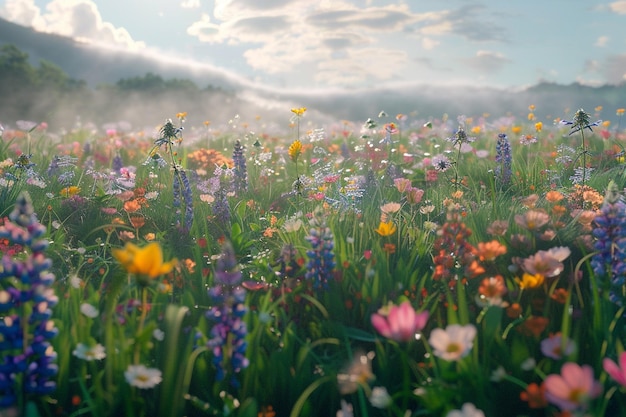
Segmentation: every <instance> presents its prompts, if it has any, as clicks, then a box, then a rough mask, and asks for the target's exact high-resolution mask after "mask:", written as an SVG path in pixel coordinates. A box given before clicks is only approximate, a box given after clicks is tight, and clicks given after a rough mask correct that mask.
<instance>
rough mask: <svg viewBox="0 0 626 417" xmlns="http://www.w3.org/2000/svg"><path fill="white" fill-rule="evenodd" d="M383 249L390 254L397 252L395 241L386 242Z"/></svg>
mask: <svg viewBox="0 0 626 417" xmlns="http://www.w3.org/2000/svg"><path fill="white" fill-rule="evenodd" d="M383 251H384V252H386V253H387V254H388V255H391V254H392V253H396V245H394V244H393V243H385V245H384V246H383Z"/></svg>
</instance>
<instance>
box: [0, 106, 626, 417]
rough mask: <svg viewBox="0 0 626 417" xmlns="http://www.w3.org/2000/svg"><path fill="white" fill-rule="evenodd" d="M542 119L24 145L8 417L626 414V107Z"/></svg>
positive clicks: (3, 374)
mask: <svg viewBox="0 0 626 417" xmlns="http://www.w3.org/2000/svg"><path fill="white" fill-rule="evenodd" d="M539 106H540V103H537V107H539ZM536 110H537V108H536V107H535V105H532V104H530V105H529V109H528V114H523V115H517V116H508V117H501V118H494V117H492V116H489V115H487V114H485V115H472V116H471V117H466V116H462V115H459V116H457V115H454V116H447V115H443V116H441V117H438V118H426V119H424V118H421V117H418V116H417V115H415V114H412V115H404V114H398V115H387V114H385V113H384V112H381V113H380V114H378V115H372V117H371V118H369V119H367V120H366V121H364V122H363V123H362V124H357V123H351V122H347V121H337V122H336V123H335V124H332V125H327V126H318V125H316V122H315V120H313V119H310V118H308V117H307V109H306V108H304V107H302V108H294V109H285V118H284V119H285V124H284V126H282V130H276V129H270V128H267V127H266V126H265V125H264V123H263V120H259V119H257V118H254V117H253V116H252V117H251V118H250V120H246V118H245V117H239V116H237V117H235V118H233V119H232V120H229V121H228V122H224V123H222V124H221V125H220V126H214V125H213V124H212V123H211V122H209V121H207V122H205V123H204V124H202V125H200V126H189V125H187V124H186V123H185V120H186V118H187V113H178V114H176V115H169V117H171V119H169V120H168V119H167V117H168V115H164V122H163V124H162V125H160V126H158V127H157V128H155V129H154V130H153V131H150V130H145V129H144V130H133V128H132V127H130V126H125V125H111V126H92V125H89V124H83V125H76V126H73V127H67V129H66V130H63V131H59V132H53V131H49V130H48V129H47V125H46V124H45V123H42V122H29V121H17V122H15V123H11V124H10V125H9V124H8V122H7V121H4V122H5V125H4V126H3V127H0V137H1V140H0V252H1V253H2V264H1V266H0V415H1V416H11V415H13V416H33V417H34V416H95V417H105V416H119V415H125V416H167V417H172V416H207V415H208V416H241V417H257V416H258V417H275V416H278V417H282V416H289V417H296V416H303V417H304V416H329V415H330V416H338V417H349V416H359V417H368V416H398V417H411V416H442V417H459V416H460V417H470V416H471V417H480V416H483V417H485V416H486V417H490V416H495V417H498V416H505V415H506V416H519V417H522V416H528V417H531V416H561V417H564V416H605V415H606V416H618V415H624V414H626V396H625V395H624V394H625V393H626V352H625V348H624V342H625V336H626V327H625V325H626V320H625V319H626V318H625V312H626V306H625V304H624V301H625V299H626V287H625V277H626V203H625V202H624V190H625V187H626V171H625V169H626V155H625V149H624V146H625V144H626V129H625V127H623V126H622V125H621V122H622V118H623V115H624V109H623V108H619V109H602V108H600V107H597V108H595V109H592V111H590V112H586V111H585V110H583V109H579V110H564V112H563V115H561V116H560V117H558V118H556V119H550V120H538V119H537V118H536V117H535V111H536Z"/></svg>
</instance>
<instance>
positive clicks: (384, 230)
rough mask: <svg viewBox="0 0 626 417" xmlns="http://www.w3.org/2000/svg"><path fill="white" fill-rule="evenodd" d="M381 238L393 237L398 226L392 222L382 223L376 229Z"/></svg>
mask: <svg viewBox="0 0 626 417" xmlns="http://www.w3.org/2000/svg"><path fill="white" fill-rule="evenodd" d="M374 230H375V231H376V233H378V234H379V235H381V236H391V235H393V234H394V233H395V232H396V225H395V224H393V222H392V221H389V222H380V224H379V225H378V229H374Z"/></svg>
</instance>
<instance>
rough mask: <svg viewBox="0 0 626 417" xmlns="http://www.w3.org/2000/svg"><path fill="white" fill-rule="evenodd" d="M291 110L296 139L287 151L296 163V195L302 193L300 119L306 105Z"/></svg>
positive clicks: (294, 186)
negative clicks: (299, 160)
mask: <svg viewBox="0 0 626 417" xmlns="http://www.w3.org/2000/svg"><path fill="white" fill-rule="evenodd" d="M291 112H292V113H293V114H294V115H293V117H292V122H293V121H294V120H295V123H296V140H294V141H293V142H292V143H291V145H290V146H289V150H288V152H287V153H288V154H289V158H291V160H292V161H293V162H294V164H295V165H296V181H295V182H294V185H293V188H294V191H295V192H296V195H301V194H302V187H303V185H302V181H300V174H299V173H298V158H299V157H300V155H301V154H302V142H301V141H300V119H301V118H302V116H304V112H306V107H300V108H295V109H291Z"/></svg>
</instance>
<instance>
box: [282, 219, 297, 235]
mask: <svg viewBox="0 0 626 417" xmlns="http://www.w3.org/2000/svg"><path fill="white" fill-rule="evenodd" d="M301 227H302V220H300V219H287V220H285V223H284V224H283V228H284V229H285V232H287V233H291V232H297V231H298V230H300V228H301Z"/></svg>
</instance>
